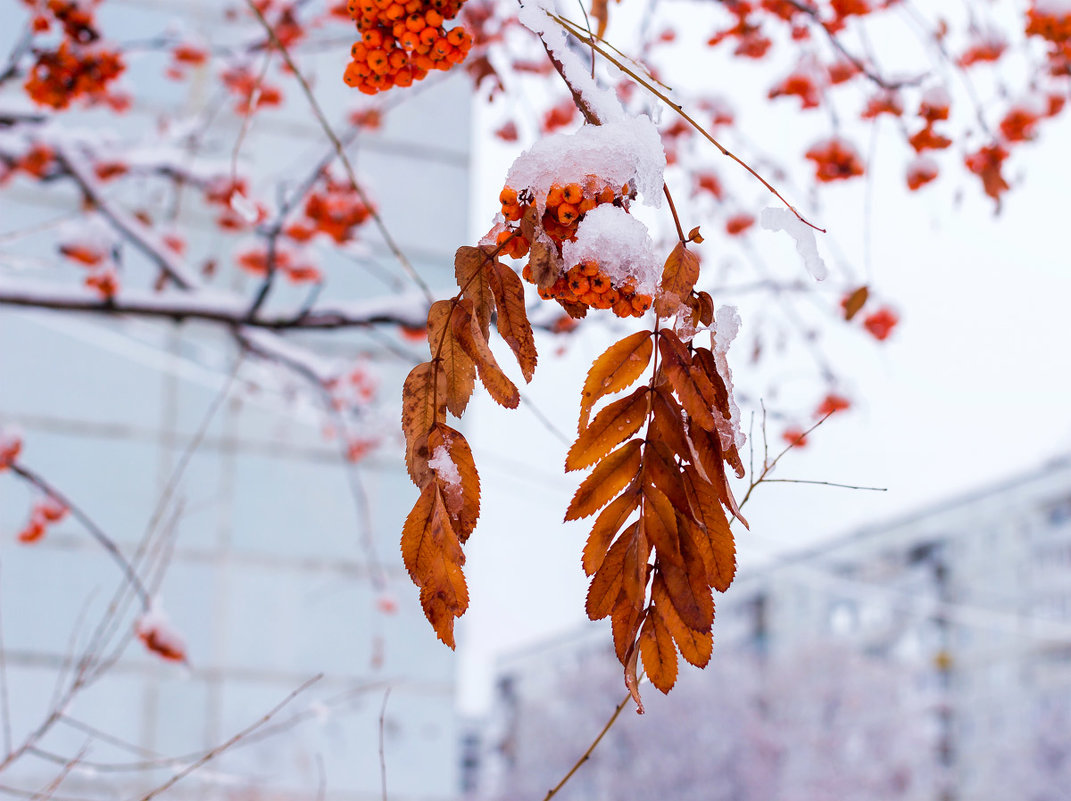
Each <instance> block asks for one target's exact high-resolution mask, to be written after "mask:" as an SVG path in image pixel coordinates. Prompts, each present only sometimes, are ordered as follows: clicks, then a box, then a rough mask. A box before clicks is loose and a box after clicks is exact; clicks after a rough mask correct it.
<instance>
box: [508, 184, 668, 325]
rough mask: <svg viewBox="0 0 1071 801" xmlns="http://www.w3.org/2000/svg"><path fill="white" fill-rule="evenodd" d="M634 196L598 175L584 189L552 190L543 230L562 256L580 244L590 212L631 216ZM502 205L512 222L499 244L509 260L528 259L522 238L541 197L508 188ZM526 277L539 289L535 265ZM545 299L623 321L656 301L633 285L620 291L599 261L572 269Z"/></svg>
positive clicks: (543, 290)
mask: <svg viewBox="0 0 1071 801" xmlns="http://www.w3.org/2000/svg"><path fill="white" fill-rule="evenodd" d="M632 196H633V193H632V190H631V188H630V187H629V186H628V185H627V184H626V185H625V186H622V187H620V188H619V189H618V188H615V187H613V186H609V185H608V184H606V182H605V181H600V180H599V179H598V178H597V177H596V176H594V175H589V176H588V177H587V178H586V179H585V180H584V182H583V183H569V184H565V185H564V186H563V185H561V184H552V185H551V187H550V189H548V190H547V196H546V198H545V200H544V210H543V216H542V218H541V219H540V221H539V225H540V226H541V227H542V229H543V231H545V232H546V234H547V236H549V237H550V239H551V241H552V242H554V244H555V245H556V246H557V248H558V252H559V255H560V254H561V246H562V243H563V242H568V241H574V240H575V239H576V230H577V226H578V225H579V224H580V221H581V220H582V219H583V217H584V215H585V214H586V213H587V212H589V211H591V210H592V209H594V208H596V207H597V206H601V205H603V204H606V203H611V204H613V205H615V206H618V207H620V208H623V209H625V210H626V211H627V210H628V202H629V200H631V199H632ZM498 199H499V202H500V203H501V204H502V216H503V217H505V218H506V222H507V227H506V228H505V230H503V231H501V232H500V233H499V234H498V244H499V245H501V246H502V252H503V253H504V254H505V255H507V256H510V257H512V258H514V259H521V258H524V256H525V255H527V254H528V252H529V248H530V246H531V243H530V242H529V241H528V239H526V238H525V236H524V234H523V233H521V230H520V226H519V222H520V220H521V219H522V218H523V217H524V216H525V214H526V213H527V212H528V210H529V209H530V208H532V206H533V205H534V204H535V201H536V198H535V195H534V194H533V193H532V192H531V190H527V189H526V190H524V191H522V192H521V193H519V194H518V192H517V190H515V189H512V188H511V187H508V186H507V187H506V188H505V189H503V190H502V193H501V194H500V195H499V197H498ZM521 277H522V278H524V280H525V281H528V282H529V283H532V284H534V283H536V280H535V277H534V276H533V274H532V266H531V263H530V262H529V263H528V264H526V265H525V266H524V269H523V270H522V272H521ZM539 296H540V297H541V298H543V299H544V300H556V301H558V302H559V303H560V304H561V305H562V306H563V307H564V308H565V309H566V310H567V311H569V310H570V306H573V307H577V306H579V307H583V310H584V311H585V312H586V309H587V308H594V309H612V310H613V312H614V314H616V315H617V316H618V317H641V316H642V315H643V314H644V312H646V311H647V310H648V309H649V308H651V296H650V295H644V294H640V293H637V292H636V285H635V283H634V282H633V281H631V280H629V279H626V280H624V281H622V282H620V283H619V284H617V285H615V284H614V282H613V280H612V279H611V277H610V276H609V274H608V273H607V272H605V271H604V270H603V269H602V268H601V267H600V265H599V263H598V262H597V261H595V260H586V261H582V262H580V263H579V264H574V265H568V266H566V269H565V272H564V273H562V274H561V275H559V276H558V277H557V278H556V280H555V281H554V283H553V284H551V285H550V286H540V288H539Z"/></svg>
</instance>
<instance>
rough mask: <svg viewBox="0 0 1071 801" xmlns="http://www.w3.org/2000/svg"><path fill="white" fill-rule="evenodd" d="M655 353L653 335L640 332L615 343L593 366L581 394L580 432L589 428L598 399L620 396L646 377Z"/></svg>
mask: <svg viewBox="0 0 1071 801" xmlns="http://www.w3.org/2000/svg"><path fill="white" fill-rule="evenodd" d="M653 352H654V346H653V344H652V342H651V334H650V332H648V331H637V332H636V333H635V334H630V335H629V336H627V337H625V338H624V339H622V340H620V341H619V342H615V343H614V344H613V345H611V346H610V347H609V348H607V349H606V351H605V352H604V353H603V354H602V355H601V356H599V357H598V358H597V359H596V360H595V361H594V362H592V365H591V369H590V370H588V376H587V378H586V379H585V380H584V389H583V390H582V391H581V393H580V424H579V425H578V426H577V428H578V430H581V431H582V430H583V429H584V428H585V427H586V426H587V424H588V417H589V416H590V415H591V407H592V406H594V405H595V403H596V402H597V401H598V400H599V398H601V397H603V396H604V395H611V394H613V393H614V392H620V391H621V390H623V389H625V388H626V387H628V386H630V385H631V384H632V383H633V382H635V380H636V379H637V378H639V377H640V375H642V374H643V371H644V370H646V369H647V365H648V364H649V363H650V361H651V354H652V353H653Z"/></svg>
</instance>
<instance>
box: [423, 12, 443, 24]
mask: <svg viewBox="0 0 1071 801" xmlns="http://www.w3.org/2000/svg"><path fill="white" fill-rule="evenodd" d="M424 19H425V20H427V23H428V25H430V26H431V27H433V28H438V27H439V26H440V25H442V24H443V15H442V14H440V13H439V12H438V11H436V10H435V9H434V8H429V9H428V10H427V11H425V12H424Z"/></svg>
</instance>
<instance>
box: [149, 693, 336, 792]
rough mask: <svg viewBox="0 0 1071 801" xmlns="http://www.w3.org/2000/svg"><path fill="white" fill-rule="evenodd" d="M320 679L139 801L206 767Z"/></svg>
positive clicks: (290, 696)
mask: <svg viewBox="0 0 1071 801" xmlns="http://www.w3.org/2000/svg"><path fill="white" fill-rule="evenodd" d="M322 678H323V674H322V673H320V674H317V675H316V676H313V677H312V678H311V679H308V680H307V681H305V682H304V683H303V684H302V685H301V686H300V687H298V688H297V689H296V690H294V691H292V692H291V693H290V694H289V695H288V696H286V698H284V699H283V700H282V701H280V702H279V703H278V704H276V705H275V706H273V707H272V708H271V709H270V710H268V712H267V713H266V714H264V715H263V716H262V717H261V718H260V719H258V720H257V721H255V722H254V723H252V724H251V725H249V726H247V727H246V728H244V729H242V730H241V731H240V732H238V733H237V734H235V735H234V736H233V737H231V738H230V739H229V740H227V741H225V742H223V743H221V744H220V745H218V746H216V747H215V748H213V749H212V750H210V751H208V752H206V753H205V754H204V756H202V757H201V758H200V759H198V760H197V761H196V762H194V763H192V764H190V765H188V766H186V767H185V768H183V769H182V770H180V771H179V772H178V773H176V774H175V775H174V776H172V777H171V778H170V779H168V780H167V781H166V782H164V783H163V784H161V785H160V786H159V787H156V788H155V789H153V790H150V791H149V792H148V793H146V794H145V795H143V796H141V799H140V801H150V799H152V798H155V797H156V796H158V795H160V794H161V793H164V792H166V791H167V790H170V789H171V788H172V787H174V786H175V785H176V784H178V782H180V781H182V780H183V779H184V778H186V777H187V776H189V775H190V774H191V773H193V772H194V771H195V770H198V769H199V768H201V767H202V766H204V765H206V764H207V763H208V762H211V761H212V760H213V759H215V758H216V757H218V756H219V755H220V754H222V753H223V752H224V751H227V750H228V749H229V748H230V747H231V746H233V745H234V744H235V743H237V742H239V741H240V740H241V739H242V738H243V737H245V736H247V735H249V734H251V733H252V732H254V731H256V730H257V729H259V728H260V727H261V726H263V725H264V724H265V723H267V722H268V721H270V720H271V719H272V718H273V717H275V716H276V715H277V714H278V713H279V712H280V711H281V710H282V709H283V707H285V706H286V705H287V704H289V703H290V702H291V701H293V700H294V699H295V698H297V697H298V696H299V695H301V694H302V693H303V692H305V691H306V690H307V689H309V687H311V686H312V685H313V684H315V683H316V682H318V681H319V680H320V679H322Z"/></svg>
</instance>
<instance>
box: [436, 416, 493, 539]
mask: <svg viewBox="0 0 1071 801" xmlns="http://www.w3.org/2000/svg"><path fill="white" fill-rule="evenodd" d="M428 454H429V457H428V467H429V468H431V470H432V472H433V473H434V474H435V481H436V483H437V484H438V485H439V492H440V494H441V495H442V498H443V502H444V503H445V505H446V511H447V513H448V514H449V515H450V522H451V524H452V525H453V528H454V531H455V532H457V537H458V539H459V540H460V541H461V542H462V543H463V542H465V540H467V539H468V537H469V534H471V533H472V531H473V529H475V528H476V521H477V519H478V518H479V516H480V476H479V474H478V473H477V472H476V463H475V461H473V458H472V450H471V449H470V448H469V444H468V442H467V441H466V440H465V438H464V437H463V436H462V435H461V432H460V431H455V430H454V429H452V428H450V427H449V426H446V425H442V424H441V423H440V424H437V425H436V426H435V427H434V428H433V429H432V430H431V433H430V434H429V435H428Z"/></svg>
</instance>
